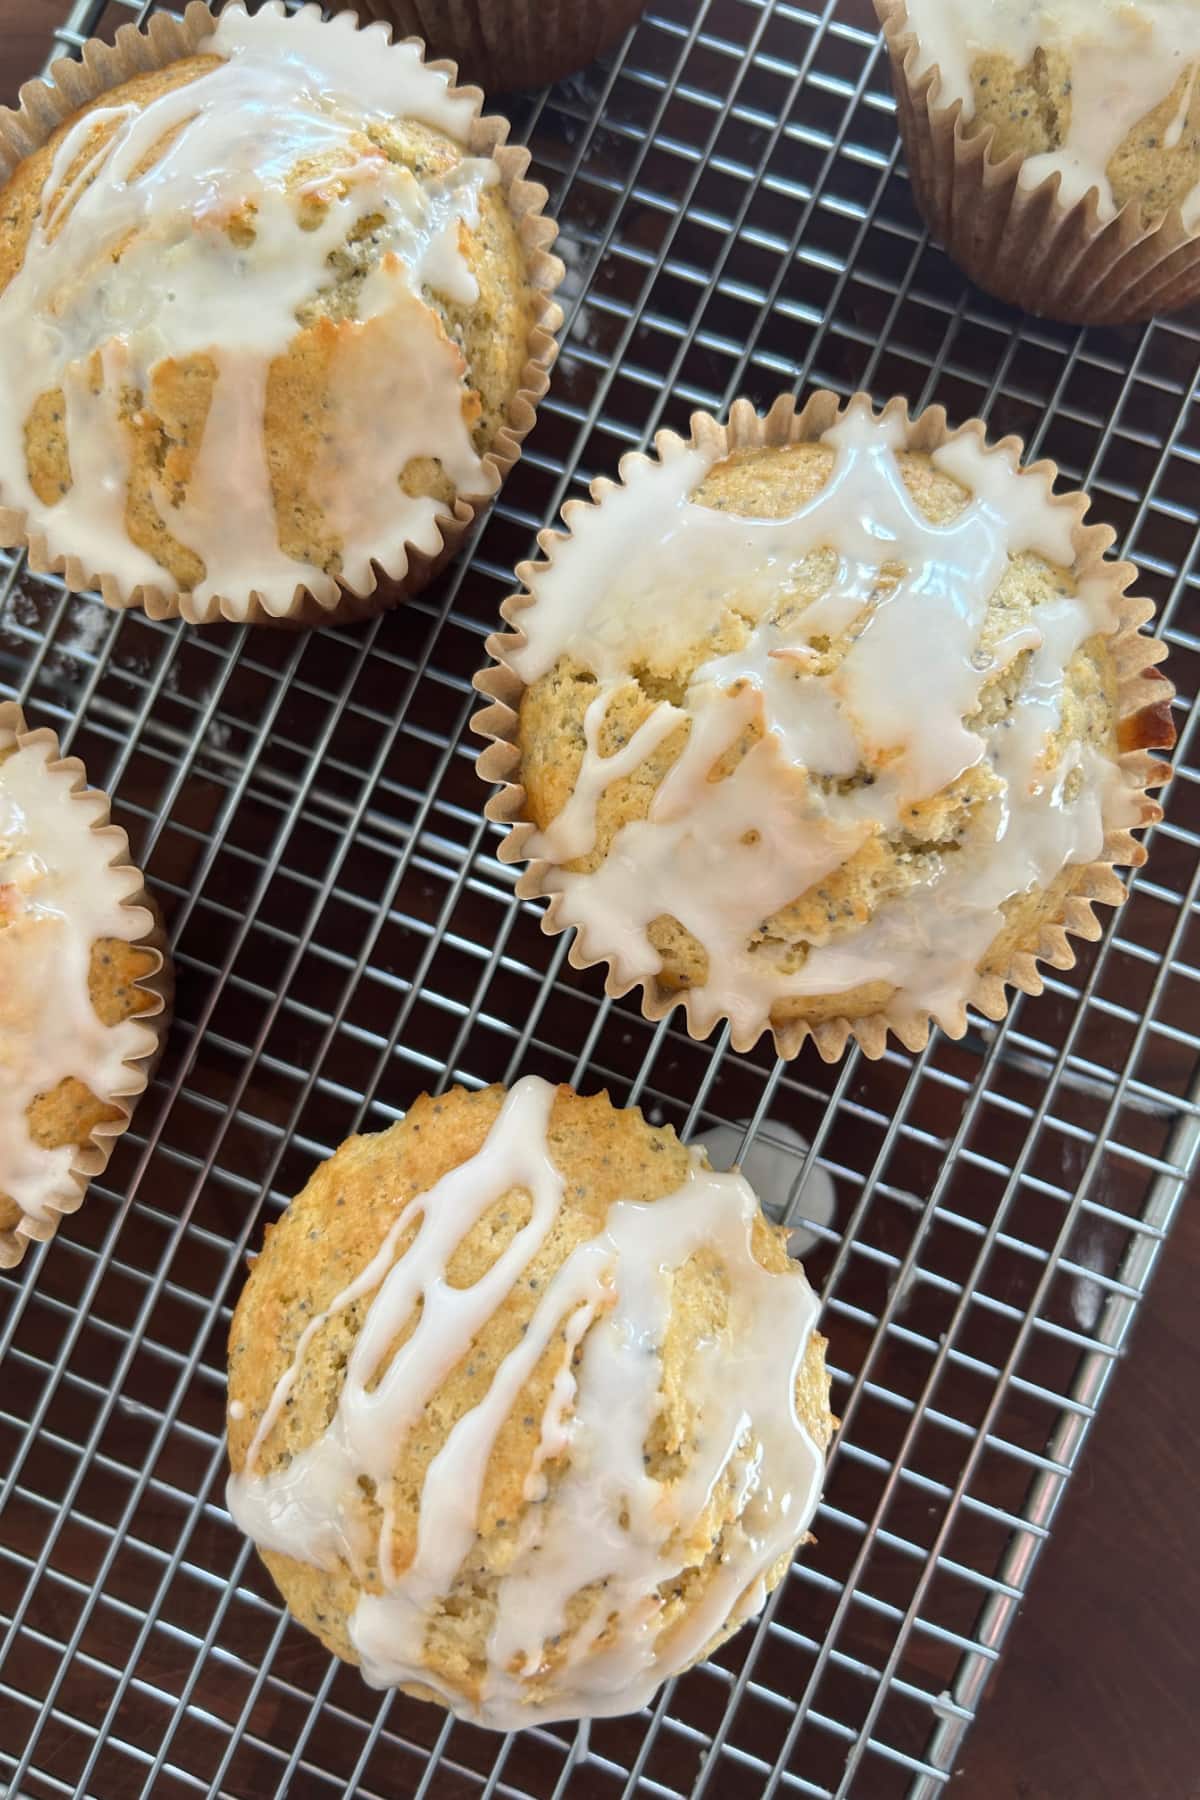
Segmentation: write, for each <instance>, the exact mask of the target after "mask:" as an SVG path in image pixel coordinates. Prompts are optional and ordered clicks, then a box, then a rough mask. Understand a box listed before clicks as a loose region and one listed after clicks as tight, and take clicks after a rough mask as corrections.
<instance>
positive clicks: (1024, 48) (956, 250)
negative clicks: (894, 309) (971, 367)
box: [876, 0, 1200, 323]
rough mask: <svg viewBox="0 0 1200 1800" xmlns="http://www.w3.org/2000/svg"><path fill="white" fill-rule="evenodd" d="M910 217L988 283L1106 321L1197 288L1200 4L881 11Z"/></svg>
mask: <svg viewBox="0 0 1200 1800" xmlns="http://www.w3.org/2000/svg"><path fill="white" fill-rule="evenodd" d="M876 8H877V11H878V13H879V17H880V20H881V22H882V24H883V26H884V32H885V36H886V38H887V42H888V48H889V50H890V52H891V57H892V73H893V81H894V85H895V88H896V95H897V104H898V112H899V119H900V126H901V132H902V134H903V136H904V140H905V148H906V151H907V154H908V161H909V165H910V170H911V174H912V178H913V185H914V189H915V192H916V195H917V199H918V202H919V204H920V206H921V210H922V212H923V213H924V214H925V217H926V219H927V221H928V223H929V225H930V228H931V229H932V230H933V231H934V232H935V233H936V234H937V235H938V236H939V237H941V238H942V240H943V242H944V243H945V245H946V248H947V250H948V251H949V253H950V254H951V255H952V256H953V257H954V258H955V260H956V261H958V262H959V263H961V265H962V266H963V267H964V268H965V269H966V271H967V273H968V274H970V275H971V276H972V278H973V279H974V280H976V281H978V282H979V284H980V285H981V286H982V287H986V288H988V289H989V290H990V291H991V292H993V293H995V294H998V295H999V296H1000V297H1001V298H1002V299H1005V300H1010V301H1013V302H1014V303H1015V304H1017V305H1021V306H1025V307H1027V308H1028V309H1029V310H1031V311H1034V312H1045V313H1048V314H1050V315H1051V316H1052V317H1055V318H1063V319H1068V320H1079V321H1082V322H1085V323H1091V322H1096V323H1101V322H1106V323H1116V322H1119V321H1121V320H1129V319H1138V318H1145V317H1148V316H1149V315H1150V314H1151V313H1153V312H1156V311H1170V310H1174V309H1175V308H1177V307H1180V306H1184V305H1187V304H1188V303H1189V302H1190V301H1191V300H1193V299H1195V298H1196V296H1197V294H1200V83H1198V82H1197V75H1198V73H1200V0H986V3H985V0H970V3H969V4H967V5H954V6H950V5H948V4H947V0H876Z"/></svg>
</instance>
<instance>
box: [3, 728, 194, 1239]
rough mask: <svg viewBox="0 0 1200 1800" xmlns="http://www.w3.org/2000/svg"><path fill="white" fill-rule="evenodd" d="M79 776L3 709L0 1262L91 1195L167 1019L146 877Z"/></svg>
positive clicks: (44, 736)
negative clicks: (89, 1188)
mask: <svg viewBox="0 0 1200 1800" xmlns="http://www.w3.org/2000/svg"><path fill="white" fill-rule="evenodd" d="M81 782H82V771H81V769H80V767H79V765H78V764H75V763H63V762H61V761H60V760H59V759H58V743H57V740H56V738H55V737H54V735H53V733H52V732H49V731H38V732H26V731H25V729H24V720H23V718H22V716H21V715H20V713H19V712H18V711H17V709H16V708H15V707H13V706H3V705H0V1266H4V1265H10V1264H12V1263H15V1262H19V1261H20V1259H21V1257H22V1255H23V1254H24V1251H25V1249H26V1247H27V1245H28V1243H29V1242H30V1240H38V1239H44V1238H48V1237H50V1236H52V1235H53V1232H54V1229H55V1226H56V1225H57V1222H58V1218H59V1215H60V1214H62V1213H64V1212H71V1211H73V1210H74V1209H75V1208H76V1207H77V1206H78V1205H79V1202H80V1199H81V1197H82V1194H83V1190H84V1187H85V1185H86V1181H87V1179H88V1178H89V1177H90V1176H92V1175H95V1174H98V1173H99V1171H100V1169H101V1168H102V1167H103V1166H104V1163H105V1161H106V1160H107V1149H106V1144H107V1140H109V1139H111V1138H112V1137H113V1136H115V1135H116V1134H117V1132H118V1131H120V1130H123V1129H124V1126H125V1124H126V1122H127V1121H128V1118H129V1109H130V1104H131V1102H132V1098H133V1096H134V1095H135V1094H136V1093H138V1092H140V1091H141V1089H142V1088H144V1086H145V1084H146V1074H147V1068H148V1064H149V1061H150V1060H152V1059H153V1057H154V1056H155V1055H156V1053H157V1050H158V1046H159V1041H160V1038H161V1034H162V1030H163V1026H164V1022H165V1021H164V1017H163V991H164V989H165V987H166V984H167V979H168V978H167V976H166V974H165V973H164V971H163V958H162V955H161V953H160V951H159V949H158V948H157V947H156V944H155V943H154V942H153V941H151V940H152V939H156V938H157V936H158V933H157V930H156V926H155V920H154V917H153V915H152V913H151V912H150V911H149V909H148V908H147V906H146V905H145V904H144V902H145V894H144V891H143V889H142V878H141V876H140V875H139V874H138V872H137V870H136V869H133V868H132V867H130V866H129V864H128V863H127V861H126V860H125V857H126V855H127V852H128V848H129V846H128V842H127V840H126V838H125V834H124V832H122V831H119V830H118V829H117V828H115V827H113V826H110V825H108V824H107V818H108V807H107V803H106V801H105V800H104V798H103V796H102V795H97V794H94V793H80V791H79V790H80V787H81ZM139 1065H140V1067H139Z"/></svg>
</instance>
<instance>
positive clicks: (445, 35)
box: [363, 0, 645, 93]
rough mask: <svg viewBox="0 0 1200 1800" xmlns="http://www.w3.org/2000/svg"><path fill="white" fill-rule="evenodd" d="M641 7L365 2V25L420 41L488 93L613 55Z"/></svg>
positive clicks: (617, 2) (558, 1)
mask: <svg viewBox="0 0 1200 1800" xmlns="http://www.w3.org/2000/svg"><path fill="white" fill-rule="evenodd" d="M644 5H645V0H589V4H588V5H586V6H581V5H579V0H458V3H457V4H456V5H455V6H453V7H449V6H447V5H446V0H367V4H366V5H365V7H364V9H363V10H364V11H365V13H366V14H367V16H368V17H369V18H373V19H388V20H390V21H392V22H393V23H394V24H395V26H396V30H397V32H399V33H404V32H414V33H415V34H416V35H417V36H418V37H421V38H424V39H425V42H426V44H427V45H428V46H429V54H430V56H449V57H452V58H453V59H454V61H455V62H456V63H457V64H458V65H459V74H460V76H461V77H462V79H464V80H466V81H478V82H479V83H480V85H481V86H482V87H484V88H485V89H486V90H487V91H488V92H489V93H506V92H507V91H508V89H509V88H528V87H543V86H544V85H545V84H546V82H548V81H557V80H559V78H560V77H561V76H563V75H569V74H570V73H571V72H572V70H574V69H582V68H583V66H584V64H585V63H590V62H592V61H593V60H594V59H595V58H596V57H597V56H599V55H601V54H602V52H604V51H605V50H608V49H610V48H611V47H612V46H613V45H614V44H616V43H617V42H618V41H619V40H620V38H621V37H622V36H623V35H624V33H625V32H626V31H628V30H629V27H630V26H631V25H633V24H634V23H635V22H636V20H637V19H638V18H639V17H640V16H641V12H642V8H643V6H644Z"/></svg>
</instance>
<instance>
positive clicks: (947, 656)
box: [505, 400, 1139, 1047]
mask: <svg viewBox="0 0 1200 1800" xmlns="http://www.w3.org/2000/svg"><path fill="white" fill-rule="evenodd" d="M909 432H910V428H909V426H908V422H907V418H906V416H905V413H904V409H903V407H902V406H901V405H899V403H897V404H896V405H894V406H893V407H890V408H889V409H888V410H887V411H886V412H885V413H884V414H883V415H882V417H876V416H875V415H874V414H873V413H872V411H871V408H870V406H869V404H868V403H867V402H865V401H863V400H857V401H855V402H853V403H852V404H851V406H850V407H849V408H848V409H847V410H846V411H845V412H844V413H843V414H842V415H841V416H840V417H839V418H838V419H837V422H836V423H835V424H833V425H832V426H831V427H830V428H829V429H827V430H826V431H825V432H824V434H823V435H822V436H821V437H820V438H819V440H817V441H812V442H800V443H793V444H789V445H787V446H786V447H779V448H772V447H761V448H746V449H738V450H734V451H733V452H732V453H731V454H729V455H727V456H725V457H724V458H723V459H722V460H720V461H718V460H717V457H718V450H717V448H715V447H713V446H711V445H709V446H706V447H703V448H700V447H688V446H686V445H684V444H682V443H680V442H679V440H677V439H670V438H668V439H665V440H663V446H662V460H661V461H659V462H651V461H646V460H643V459H635V460H631V461H629V462H628V463H627V464H626V465H625V466H624V468H623V469H622V476H623V483H624V485H622V486H621V487H619V488H613V487H611V486H609V485H607V484H605V485H603V486H602V488H601V489H598V490H597V491H598V493H599V504H598V505H596V506H594V507H587V506H578V507H576V508H574V509H572V511H571V513H570V515H569V523H570V526H571V536H570V537H569V538H568V539H566V540H563V541H560V542H558V543H556V544H555V545H554V547H553V550H552V560H551V562H550V563H549V565H537V566H535V567H533V568H532V570H530V571H529V573H528V576H527V579H528V580H529V583H530V586H531V590H532V594H533V599H532V602H531V603H527V604H526V605H525V606H524V607H522V608H520V609H519V610H516V609H514V610H513V611H512V613H511V614H510V616H511V617H512V618H513V620H514V621H515V623H516V626H517V629H518V630H519V631H521V632H523V633H524V634H525V637H526V642H525V643H524V645H522V646H520V647H517V648H515V649H513V650H511V651H506V652H505V656H506V660H507V661H508V662H509V663H510V665H511V666H512V668H513V669H514V670H515V671H516V673H517V674H518V675H519V676H520V677H521V678H522V679H523V680H524V681H525V682H526V683H528V684H529V685H528V686H527V688H526V691H525V692H524V694H523V696H522V699H521V706H520V719H519V727H518V745H519V751H520V772H519V779H520V781H521V783H522V784H523V785H524V788H525V790H526V795H527V813H526V816H527V817H528V818H530V819H531V820H532V821H533V823H534V824H535V826H536V827H537V828H538V829H537V830H536V831H535V833H534V835H533V836H532V837H531V838H530V839H529V840H528V842H527V844H526V847H525V854H527V855H528V856H530V857H532V858H537V859H545V860H546V862H547V863H549V864H550V865H551V866H550V867H549V868H548V869H546V870H545V871H544V873H543V885H544V891H546V892H549V893H551V894H554V895H556V896H557V902H556V904H557V918H558V920H559V922H560V923H562V924H572V925H576V926H577V927H578V928H579V931H580V934H581V940H582V949H583V951H584V954H585V955H586V957H588V958H589V959H591V960H598V959H600V958H607V959H609V960H610V961H611V962H612V964H613V967H614V971H615V973H616V975H617V978H618V980H619V981H621V982H622V983H624V984H625V985H631V984H632V983H634V982H636V981H645V980H651V981H652V980H655V979H657V980H658V981H659V982H661V983H662V984H664V985H665V986H667V987H674V988H676V989H688V990H690V991H691V992H690V1000H689V1005H690V1006H694V1007H695V1009H696V1011H697V1013H698V1014H699V1015H702V1019H703V1022H702V1023H700V1025H699V1028H700V1029H704V1030H707V1029H710V1028H711V1024H712V1023H713V1022H714V1021H715V1019H716V1018H717V1017H719V1016H725V1017H728V1018H729V1019H731V1020H732V1022H733V1026H734V1032H735V1043H736V1044H738V1047H741V1046H742V1045H743V1044H745V1043H749V1042H752V1041H753V1040H754V1038H755V1037H756V1036H757V1035H758V1034H759V1033H760V1032H761V1031H762V1030H763V1029H765V1028H766V1026H767V1025H768V1023H770V1024H777V1023H778V1022H779V1020H780V1019H782V1018H789V1017H804V1018H807V1019H819V1018H836V1017H843V1016H844V1017H849V1018H855V1017H858V1016H860V1015H861V1014H863V1013H865V1012H871V1011H879V1010H883V1009H885V1008H886V1009H887V1010H888V1011H889V1013H890V1014H891V1016H892V1017H893V1018H905V1017H910V1016H911V1017H914V1018H916V1017H919V1016H926V1017H928V1016H929V1015H932V1016H933V1017H934V1018H937V1019H939V1020H940V1021H941V1022H942V1023H944V1024H945V1025H946V1026H947V1027H948V1028H949V1029H951V1030H958V1031H961V1030H962V1028H963V1023H962V1021H963V1004H964V999H965V996H966V995H967V994H968V992H969V991H970V989H971V986H972V979H973V974H974V971H976V970H977V969H978V968H979V967H980V966H981V963H982V960H983V959H984V958H985V957H986V956H987V954H988V953H989V948H990V947H992V946H993V945H996V944H998V943H999V942H1000V941H1001V940H1002V938H1003V934H1004V933H1005V930H1006V923H1007V921H1008V920H1009V917H1010V913H1011V909H1012V908H1013V906H1014V905H1016V904H1017V903H1018V902H1019V900H1020V897H1021V896H1024V895H1026V894H1027V893H1029V892H1030V891H1033V892H1034V893H1044V892H1046V891H1048V890H1049V891H1050V893H1051V898H1053V889H1054V884H1055V882H1056V878H1057V877H1059V876H1060V873H1061V872H1062V871H1063V870H1064V869H1066V868H1068V867H1069V866H1071V865H1076V864H1086V863H1089V862H1091V861H1093V860H1094V859H1096V858H1097V857H1099V855H1100V852H1101V848H1102V845H1103V842H1104V837H1105V830H1106V827H1108V828H1117V827H1121V826H1125V825H1128V824H1131V823H1135V822H1136V821H1137V818H1138V816H1139V798H1138V796H1137V794H1136V793H1134V792H1133V791H1132V790H1131V788H1130V787H1129V786H1128V785H1127V783H1126V779H1125V777H1123V775H1122V771H1121V769H1120V767H1119V765H1118V761H1117V743H1116V729H1115V728H1116V675H1115V669H1114V666H1113V662H1112V657H1111V653H1110V650H1109V645H1108V642H1107V634H1109V633H1111V632H1112V631H1113V630H1114V629H1115V627H1116V625H1117V620H1118V610H1119V599H1118V593H1117V588H1116V585H1115V584H1114V582H1113V580H1112V578H1111V576H1110V574H1109V572H1108V571H1107V570H1106V569H1104V567H1103V565H1100V564H1097V565H1096V566H1095V569H1094V570H1093V572H1091V573H1089V574H1088V575H1087V576H1086V578H1083V579H1079V578H1077V574H1076V572H1075V549H1074V530H1075V526H1076V523H1077V520H1078V517H1079V511H1078V503H1076V505H1070V504H1066V503H1057V504H1056V503H1055V502H1054V501H1053V500H1052V499H1051V497H1050V493H1049V489H1048V487H1047V485H1046V483H1045V481H1044V480H1043V479H1042V478H1040V477H1039V476H1037V475H1030V474H1025V473H1022V472H1021V471H1020V470H1019V468H1018V466H1017V464H1016V461H1015V458H1014V457H1013V454H1012V450H1011V447H1002V448H1000V449H996V450H988V449H987V448H986V447H985V444H984V440H983V437H982V431H979V432H974V431H965V432H962V433H960V434H958V435H957V436H955V437H953V438H951V439H949V440H948V441H946V442H945V443H944V444H942V446H941V447H940V448H935V449H933V451H932V454H925V453H922V452H914V451H911V450H909V449H907V448H905V446H906V444H907V442H908V440H909ZM1059 898H1060V899H1061V896H1060V897H1059ZM1034 936H1035V940H1036V930H1035V933H1034ZM693 1023H694V1028H695V1025H696V1021H695V1020H694V1021H693Z"/></svg>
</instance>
